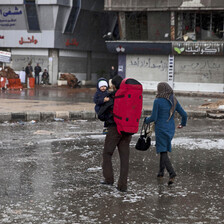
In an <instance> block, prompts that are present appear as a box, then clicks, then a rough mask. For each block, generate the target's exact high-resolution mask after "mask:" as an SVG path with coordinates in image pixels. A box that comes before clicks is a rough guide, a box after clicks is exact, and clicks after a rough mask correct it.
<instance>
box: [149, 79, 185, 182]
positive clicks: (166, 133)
mask: <svg viewBox="0 0 224 224" xmlns="http://www.w3.org/2000/svg"><path fill="white" fill-rule="evenodd" d="M175 111H177V112H178V113H179V114H180V116H181V117H182V120H181V124H179V126H178V128H182V127H183V126H186V123H187V113H186V112H185V111H184V109H183V108H182V107H181V105H180V104H179V102H178V101H177V99H176V97H175V95H174V93H173V89H172V88H171V87H170V85H169V84H168V83H166V82H160V83H159V84H158V86H157V95H156V99H155V100H154V103H153V110H152V114H151V116H150V117H146V118H145V123H146V124H148V123H151V122H155V137H156V151H157V153H160V167H159V173H158V175H157V177H158V178H162V177H163V176H164V170H165V168H166V170H167V171H168V173H169V181H168V185H171V184H173V183H174V179H175V177H176V173H175V171H174V169H173V166H172V164H171V162H170V159H169V156H168V152H171V141H172V139H173V136H174V134H175V122H174V114H175Z"/></svg>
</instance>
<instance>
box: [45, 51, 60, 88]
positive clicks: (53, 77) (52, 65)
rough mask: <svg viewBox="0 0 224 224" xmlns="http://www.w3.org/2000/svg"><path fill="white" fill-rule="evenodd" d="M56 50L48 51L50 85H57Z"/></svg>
mask: <svg viewBox="0 0 224 224" xmlns="http://www.w3.org/2000/svg"><path fill="white" fill-rule="evenodd" d="M58 55H59V54H58V50H57V49H49V71H48V73H49V79H50V80H49V81H50V83H51V84H57V80H58V57H59V56H58Z"/></svg>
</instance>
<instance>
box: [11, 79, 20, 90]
mask: <svg viewBox="0 0 224 224" xmlns="http://www.w3.org/2000/svg"><path fill="white" fill-rule="evenodd" d="M8 82H9V84H8V85H7V87H8V88H9V89H22V88H23V87H22V84H21V80H20V79H8Z"/></svg>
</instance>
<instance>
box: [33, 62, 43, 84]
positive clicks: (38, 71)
mask: <svg viewBox="0 0 224 224" xmlns="http://www.w3.org/2000/svg"><path fill="white" fill-rule="evenodd" d="M41 71H42V69H41V67H40V65H39V63H37V65H36V66H35V68H34V73H35V85H39V84H40V77H39V76H40V72H41Z"/></svg>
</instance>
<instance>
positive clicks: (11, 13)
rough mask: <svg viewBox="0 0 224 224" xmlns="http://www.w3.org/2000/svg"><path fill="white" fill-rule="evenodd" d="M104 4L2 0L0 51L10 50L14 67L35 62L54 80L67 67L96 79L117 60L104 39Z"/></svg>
mask: <svg viewBox="0 0 224 224" xmlns="http://www.w3.org/2000/svg"><path fill="white" fill-rule="evenodd" d="M103 7H104V1H103V0H92V1H88V0H9V1H5V0H0V50H2V51H9V52H11V59H12V60H11V62H10V63H9V64H8V65H9V66H10V67H12V68H13V69H14V70H15V71H20V70H22V68H23V67H25V66H26V65H27V64H28V63H29V62H31V63H32V66H33V67H34V66H35V65H36V64H37V63H39V64H40V66H41V67H42V69H45V68H46V69H47V70H48V71H49V75H50V82H51V83H52V84H56V83H57V79H58V77H59V75H60V73H68V72H69V73H74V74H75V75H76V76H77V78H78V79H79V80H92V81H93V82H95V81H96V79H97V78H98V76H99V75H102V74H105V73H107V71H108V70H109V68H110V66H111V65H112V64H116V63H117V56H116V55H114V54H111V53H109V52H108V51H107V48H106V45H105V41H104V39H103V35H104V34H105V33H106V32H107V29H108V25H107V23H108V21H109V20H110V13H109V14H107V13H105V12H104V10H103Z"/></svg>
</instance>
